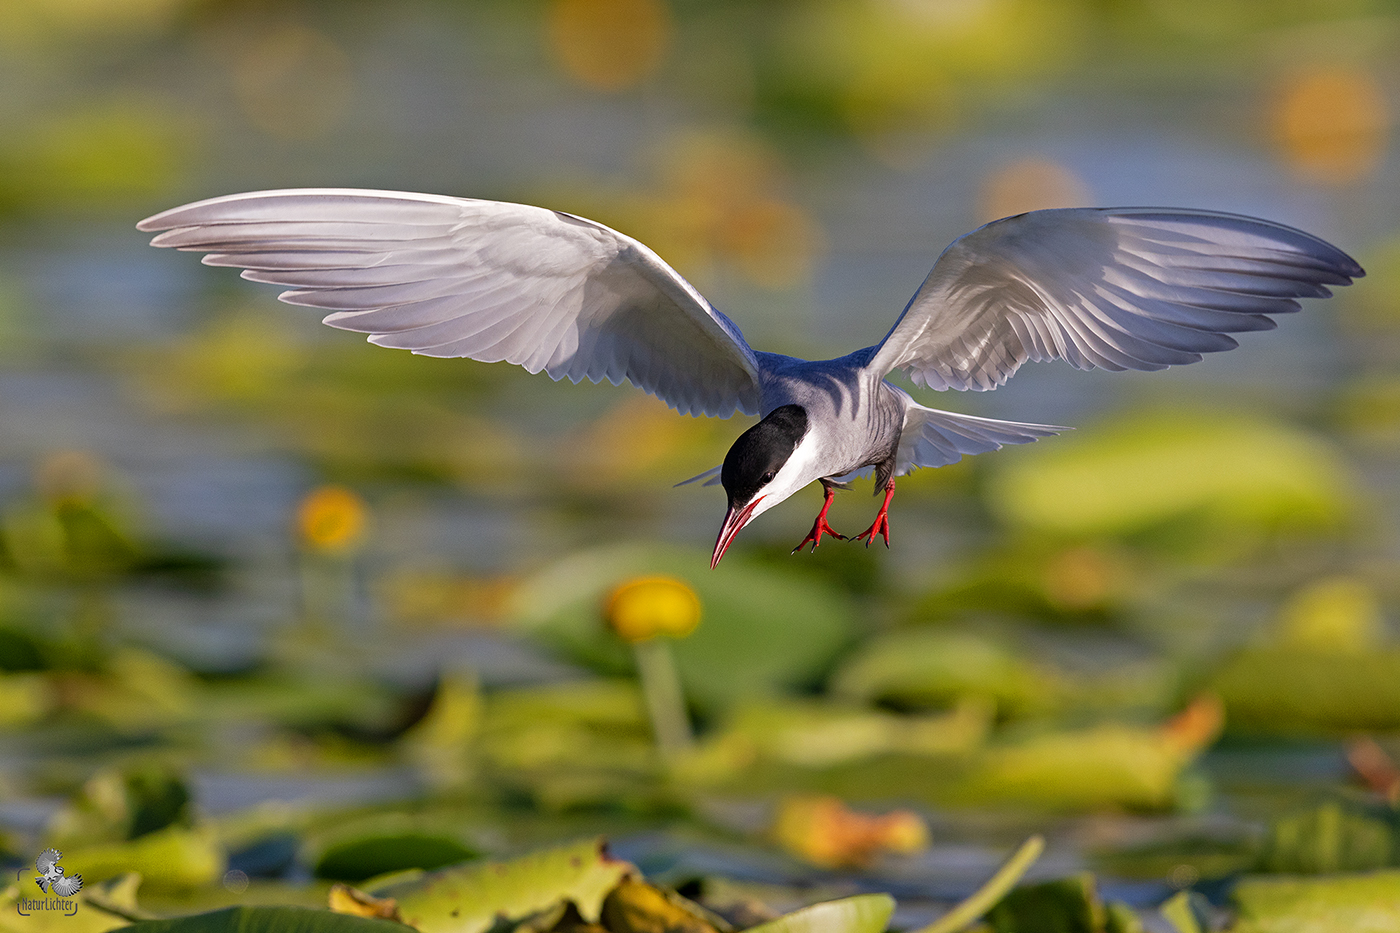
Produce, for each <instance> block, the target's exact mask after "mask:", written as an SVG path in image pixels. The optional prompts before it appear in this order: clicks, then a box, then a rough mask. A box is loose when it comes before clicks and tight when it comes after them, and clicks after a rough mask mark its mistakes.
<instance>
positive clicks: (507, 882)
mask: <svg viewBox="0 0 1400 933" xmlns="http://www.w3.org/2000/svg"><path fill="white" fill-rule="evenodd" d="M633 871H635V869H634V868H633V867H632V866H631V865H630V864H628V863H627V862H624V861H620V860H618V859H614V858H611V857H609V856H608V854H607V852H606V851H605V850H604V848H603V844H602V841H601V840H599V839H591V840H586V841H584V842H577V843H574V844H572V845H568V846H561V847H559V848H554V849H543V850H540V851H538V852H533V853H530V854H529V855H525V856H522V857H521V858H518V859H514V860H512V861H509V862H490V863H484V864H475V863H474V864H470V865H463V866H458V867H454V868H444V869H440V870H438V871H434V872H428V873H427V874H424V875H422V876H421V877H418V878H414V879H412V880H407V881H401V882H397V883H390V884H385V885H382V886H376V885H374V884H373V883H372V882H371V883H370V884H368V885H366V887H367V888H369V889H370V893H372V894H374V895H375V896H376V897H392V898H393V899H394V900H396V901H397V902H398V905H399V916H400V917H401V918H402V920H403V922H404V923H407V924H408V925H410V926H413V927H417V928H418V929H419V930H420V931H422V933H482V931H484V930H487V929H489V928H490V927H491V925H492V924H493V923H495V922H496V919H497V917H500V916H504V917H506V918H508V919H515V920H519V919H521V918H523V917H526V916H529V915H530V914H534V913H538V912H539V911H542V910H548V909H549V908H551V907H553V906H555V905H557V904H559V903H561V902H562V901H565V900H569V901H572V902H573V903H574V904H575V905H576V906H577V907H578V911H579V913H580V914H581V915H582V916H583V918H584V919H585V920H587V921H589V922H595V921H597V919H598V915H599V912H600V910H601V908H602V904H603V899H604V898H605V897H607V895H608V892H609V891H611V890H612V889H613V888H614V887H616V886H617V884H618V882H619V881H621V880H622V878H623V876H625V875H627V874H629V873H631V872H633Z"/></svg>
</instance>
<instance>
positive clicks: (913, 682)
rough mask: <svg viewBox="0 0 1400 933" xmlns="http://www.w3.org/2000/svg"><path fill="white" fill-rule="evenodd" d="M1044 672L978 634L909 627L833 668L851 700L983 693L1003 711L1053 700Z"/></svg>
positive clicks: (907, 703)
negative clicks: (909, 628) (835, 668)
mask: <svg viewBox="0 0 1400 933" xmlns="http://www.w3.org/2000/svg"><path fill="white" fill-rule="evenodd" d="M1059 686H1060V685H1059V683H1058V682H1057V680H1056V678H1055V677H1054V675H1053V672H1050V671H1046V670H1044V669H1042V668H1040V667H1038V666H1037V665H1035V664H1033V663H1031V662H1030V661H1027V660H1025V659H1023V658H1020V657H1017V656H1016V654H1014V653H1013V652H1012V651H1010V650H1009V649H1007V648H1006V647H1004V646H1002V645H1001V644H999V643H997V642H996V641H993V640H992V639H989V638H987V637H985V636H982V635H974V634H968V633H962V632H950V631H946V630H942V629H912V630H905V631H898V632H894V633H891V634H889V635H885V636H883V637H881V638H877V639H875V640H873V641H871V642H869V643H867V644H866V645H865V646H863V647H862V648H861V649H860V650H859V651H857V652H856V653H855V654H854V655H852V656H851V657H850V658H849V659H848V660H847V661H845V663H843V664H842V665H841V666H840V667H839V668H838V669H837V671H836V674H835V676H834V677H833V679H832V682H831V689H832V691H833V692H834V693H835V694H837V695H838V696H841V697H844V698H846V699H849V700H856V701H872V700H889V701H894V702H897V703H899V704H900V705H901V706H904V707H914V708H921V707H946V706H951V705H952V704H953V702H954V701H956V700H957V699H959V698H961V697H964V696H977V697H986V698H988V699H990V700H993V701H995V702H996V704H997V707H998V711H999V712H1001V713H1003V714H1005V713H1007V712H1010V713H1013V714H1014V713H1021V712H1025V711H1027V710H1028V709H1030V708H1032V707H1045V706H1047V705H1053V703H1054V696H1055V695H1056V694H1057V693H1058V692H1059Z"/></svg>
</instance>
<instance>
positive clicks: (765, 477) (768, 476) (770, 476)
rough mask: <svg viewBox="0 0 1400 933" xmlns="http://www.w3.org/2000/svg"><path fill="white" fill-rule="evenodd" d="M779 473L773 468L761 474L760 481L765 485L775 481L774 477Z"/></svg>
mask: <svg viewBox="0 0 1400 933" xmlns="http://www.w3.org/2000/svg"><path fill="white" fill-rule="evenodd" d="M777 475H778V474H777V473H774V472H773V471H772V470H769V471H768V472H767V473H764V474H763V475H762V476H760V477H759V478H758V481H759V482H760V483H763V484H764V485H767V484H768V483H771V482H773V477H775V476H777Z"/></svg>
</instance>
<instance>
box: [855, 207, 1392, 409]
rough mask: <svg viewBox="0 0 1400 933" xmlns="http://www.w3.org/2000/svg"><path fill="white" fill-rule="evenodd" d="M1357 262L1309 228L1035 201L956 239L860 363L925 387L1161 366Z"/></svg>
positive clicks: (1350, 274)
mask: <svg viewBox="0 0 1400 933" xmlns="http://www.w3.org/2000/svg"><path fill="white" fill-rule="evenodd" d="M1364 274H1365V273H1364V272H1363V271H1362V269H1361V267H1360V266H1359V265H1357V264H1356V261H1355V260H1353V259H1352V258H1351V257H1350V256H1348V255H1347V254H1346V253H1343V252H1342V251H1341V250H1339V249H1337V248H1336V247H1335V246H1332V245H1331V244H1329V243H1326V242H1323V241H1322V240H1320V239H1318V238H1317V237H1315V236H1312V235H1310V234H1307V233H1304V232H1302V231H1301V230H1295V229H1293V228H1292V227H1285V226H1283V225H1281V224H1276V223H1271V222H1269V221H1267V220H1257V219H1255V218H1252V217H1241V216H1239V215H1235V214H1221V213H1215V212H1212V211H1196V210H1180V209H1175V208H1135V207H1129V208H1073V209H1065V210H1046V211H1032V212H1030V213H1028V214H1018V215H1017V216H1015V217H1008V218H1006V219H1004V220H998V221H996V222H995V223H990V224H987V225H986V226H985V227H982V228H980V229H978V230H974V231H973V232H972V233H969V234H967V235H966V236H964V237H961V238H959V239H958V240H956V241H954V242H953V244H952V245H951V246H949V247H948V248H947V249H946V250H945V251H944V252H943V255H942V256H940V257H939V258H938V261H937V262H936V263H935V264H934V266H933V270H932V271H931V272H929V274H928V278H927V279H925V280H924V284H923V285H922V286H921V287H920V288H919V290H918V292H916V293H915V295H914V297H913V298H911V299H910V301H909V305H908V307H906V308H905V309H904V313H903V314H902V315H900V318H899V320H898V321H896V322H895V326H894V327H893V329H891V330H890V332H889V334H888V335H886V337H885V339H884V341H882V342H881V343H880V345H879V346H878V347H875V348H874V349H873V350H872V351H871V356H870V363H869V366H870V368H871V369H872V370H874V371H875V372H877V373H878V374H880V375H882V376H883V375H884V374H885V373H888V372H890V371H891V370H894V369H906V370H908V371H909V372H910V373H911V375H912V377H913V379H914V381H915V382H917V383H919V384H921V385H927V386H929V387H930V388H934V389H979V390H985V389H995V388H996V387H997V386H999V385H1001V384H1002V383H1004V382H1006V380H1007V379H1010V378H1011V376H1012V374H1014V373H1015V372H1016V370H1017V369H1019V368H1020V366H1021V364H1022V363H1024V362H1026V361H1027V360H1053V359H1064V360H1067V361H1068V362H1069V363H1070V364H1071V365H1073V366H1075V367H1076V368H1078V369H1093V368H1095V367H1099V368H1102V369H1109V370H1124V369H1145V370H1153V369H1165V368H1166V367H1167V366H1172V365H1178V364H1182V363H1194V362H1196V361H1198V360H1200V359H1201V354H1203V353H1211V352H1214V351H1217V350H1229V349H1231V348H1232V347H1235V346H1237V345H1238V344H1237V343H1236V342H1235V340H1234V338H1232V337H1230V336H1229V335H1230V334H1232V333H1239V332H1241V331H1250V330H1266V329H1268V328H1271V327H1273V326H1274V321H1273V319H1272V318H1270V317H1269V316H1268V315H1271V314H1285V313H1287V312H1290V311H1297V310H1298V307H1299V305H1298V301H1297V299H1299V298H1325V297H1327V296H1328V295H1329V294H1331V292H1329V291H1328V290H1327V286H1329V285H1348V284H1350V283H1351V280H1352V279H1354V278H1359V277H1360V276H1362V275H1364Z"/></svg>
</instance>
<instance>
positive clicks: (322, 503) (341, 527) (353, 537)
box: [297, 486, 369, 552]
mask: <svg viewBox="0 0 1400 933" xmlns="http://www.w3.org/2000/svg"><path fill="white" fill-rule="evenodd" d="M368 518H369V510H368V509H367V508H366V507H365V502H364V500H363V499H361V498H360V497H359V496H357V495H356V494H355V493H353V492H351V491H350V490H349V489H346V488H345V487H344V486H322V487H321V488H320V489H317V490H314V491H313V492H312V493H311V494H310V495H308V496H307V497H306V498H305V499H303V500H301V505H300V506H298V507H297V533H298V535H299V537H300V538H301V542H302V543H303V544H305V545H306V546H307V547H309V548H311V549H313V550H317V551H327V552H343V551H348V550H351V549H352V548H354V547H355V546H356V545H357V544H359V543H360V541H361V540H363V538H364V536H365V526H366V524H367V523H368Z"/></svg>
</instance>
